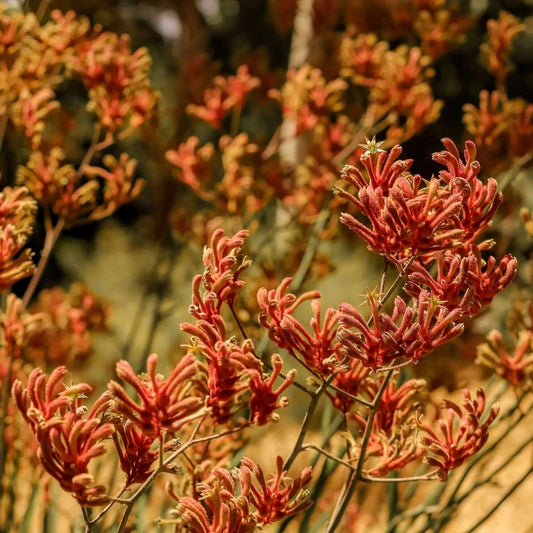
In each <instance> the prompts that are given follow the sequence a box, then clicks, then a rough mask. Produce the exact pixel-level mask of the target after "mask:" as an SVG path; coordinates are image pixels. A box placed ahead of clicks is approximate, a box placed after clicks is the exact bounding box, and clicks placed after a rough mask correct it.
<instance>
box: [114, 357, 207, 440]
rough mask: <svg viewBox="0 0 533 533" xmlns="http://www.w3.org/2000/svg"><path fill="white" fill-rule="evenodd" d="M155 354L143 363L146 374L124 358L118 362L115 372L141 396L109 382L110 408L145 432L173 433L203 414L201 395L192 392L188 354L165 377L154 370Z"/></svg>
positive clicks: (192, 370)
mask: <svg viewBox="0 0 533 533" xmlns="http://www.w3.org/2000/svg"><path fill="white" fill-rule="evenodd" d="M156 366H157V355H156V354H152V355H150V357H148V361H147V363H146V375H145V376H138V375H137V374H135V372H134V371H133V369H132V368H131V365H130V364H129V363H128V362H127V361H124V360H122V361H119V362H118V363H117V375H118V377H119V378H121V379H122V380H123V381H125V382H126V383H128V384H129V385H131V386H132V387H133V389H134V390H135V392H136V393H137V395H138V396H139V398H140V404H138V403H136V402H134V401H133V400H132V399H131V398H130V396H129V395H128V394H127V392H126V391H125V390H124V388H123V387H122V386H121V385H119V384H118V383H117V382H116V381H111V382H110V383H109V391H110V393H111V397H112V405H113V410H114V411H115V412H116V413H117V414H119V415H121V416H123V417H124V418H125V419H126V420H129V421H130V422H131V423H132V424H134V425H135V426H137V427H138V428H139V429H140V430H141V431H142V432H143V433H144V434H145V435H148V436H154V437H157V438H159V439H160V438H162V435H163V434H164V433H169V434H174V433H175V432H176V431H178V430H179V429H180V428H181V427H183V426H184V425H185V424H187V423H188V422H190V421H191V420H194V419H195V418H198V416H201V415H202V410H201V409H202V405H203V400H202V398H200V397H198V396H197V395H195V394H194V382H193V381H192V379H191V378H193V377H194V376H195V375H196V373H197V366H196V361H195V359H194V357H193V356H192V355H191V354H187V355H185V356H184V357H183V358H182V359H181V360H180V361H179V362H178V363H177V364H176V366H175V367H174V369H173V370H172V372H171V373H170V375H169V377H168V378H167V379H164V378H163V376H161V375H159V374H157V373H156Z"/></svg>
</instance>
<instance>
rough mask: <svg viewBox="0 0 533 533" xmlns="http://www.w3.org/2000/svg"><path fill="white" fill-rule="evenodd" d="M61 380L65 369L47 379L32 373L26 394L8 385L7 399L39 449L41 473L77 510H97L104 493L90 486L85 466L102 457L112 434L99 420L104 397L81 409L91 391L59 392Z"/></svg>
mask: <svg viewBox="0 0 533 533" xmlns="http://www.w3.org/2000/svg"><path fill="white" fill-rule="evenodd" d="M66 374H67V369H66V368H65V367H63V366H59V367H57V368H56V369H55V370H54V371H53V372H52V373H51V374H50V377H49V378H48V379H47V378H46V376H45V375H44V374H43V372H42V370H41V369H40V368H36V369H35V370H33V371H32V372H31V374H30V377H29V380H28V384H27V386H26V388H24V387H23V385H22V383H21V382H20V381H19V380H16V381H15V382H14V384H13V396H14V397H15V401H16V403H17V406H18V408H19V410H20V412H21V413H22V416H23V417H24V419H25V420H26V422H27V423H28V424H29V426H30V428H31V430H32V432H33V435H34V437H35V439H36V441H37V442H38V444H39V448H38V450H37V456H38V458H39V460H40V461H41V464H42V465H43V467H44V469H45V470H46V471H47V472H48V473H49V474H50V475H51V476H52V477H53V478H55V479H56V480H57V481H58V482H59V483H60V485H61V487H62V488H63V490H65V491H66V492H69V493H71V494H72V496H74V498H76V500H77V501H78V502H79V503H80V504H81V505H101V504H102V503H105V502H106V501H107V496H106V488H105V486H103V485H97V484H95V480H94V477H93V475H92V474H91V473H90V472H89V463H90V461H91V460H92V459H94V458H95V457H98V456H100V455H103V454H104V453H105V451H106V445H105V443H104V441H105V440H106V439H107V438H108V437H110V436H111V435H112V434H113V432H114V427H113V425H112V424H110V423H108V422H104V420H103V413H104V412H105V410H106V409H107V408H108V404H109V396H108V395H107V394H104V395H102V396H100V398H98V399H97V400H96V401H95V402H94V404H93V405H92V407H91V408H90V409H87V407H85V406H84V405H83V399H84V398H86V397H87V396H86V394H87V393H88V392H90V391H91V387H90V386H89V385H87V384H86V383H80V384H78V385H71V386H68V387H65V386H64V385H63V386H62V385H61V380H62V379H63V378H64V377H65V375H66Z"/></svg>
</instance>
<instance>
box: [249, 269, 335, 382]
mask: <svg viewBox="0 0 533 533" xmlns="http://www.w3.org/2000/svg"><path fill="white" fill-rule="evenodd" d="M291 281H292V278H285V279H284V280H283V281H282V282H281V284H280V285H279V286H278V287H277V288H276V289H272V290H270V291H267V290H266V289H265V288H261V289H259V291H258V292H257V302H258V304H259V307H260V309H261V310H262V312H261V313H260V314H259V318H258V320H259V323H260V324H261V325H262V326H263V327H264V328H266V329H268V334H269V337H270V338H271V339H272V340H273V341H274V342H275V343H276V344H277V345H278V346H279V347H280V348H285V349H286V350H287V351H288V352H289V353H290V354H291V355H293V356H294V357H297V358H300V359H301V360H303V361H304V363H305V364H306V365H307V366H308V367H309V368H311V369H312V370H314V371H315V372H317V373H318V374H320V375H321V376H323V375H326V374H328V373H331V371H332V370H333V369H334V366H335V363H336V362H337V361H338V360H339V349H340V345H339V343H338V341H337V340H336V338H335V336H336V334H337V319H338V313H337V311H336V310H335V309H327V310H326V312H325V314H324V320H323V323H322V324H321V316H320V315H321V312H320V302H319V301H318V299H317V298H319V297H320V293H319V292H317V291H311V292H306V293H304V294H302V295H300V296H298V297H297V296H296V295H294V294H292V293H290V292H289V285H290V283H291ZM306 300H312V302H311V307H312V310H313V318H312V319H311V329H312V334H310V333H309V332H308V331H307V329H306V328H305V327H304V326H303V325H302V324H301V323H300V322H299V321H298V320H297V319H296V318H295V317H294V316H293V313H294V311H295V310H296V309H297V308H298V307H299V306H300V305H301V304H302V303H303V302H305V301H306Z"/></svg>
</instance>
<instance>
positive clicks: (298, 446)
mask: <svg viewBox="0 0 533 533" xmlns="http://www.w3.org/2000/svg"><path fill="white" fill-rule="evenodd" d="M334 378H335V374H332V375H331V376H329V377H328V378H327V379H325V380H323V381H322V383H321V384H320V386H319V387H318V389H317V390H316V391H315V393H314V395H313V396H312V398H311V401H310V402H309V406H308V407H307V411H306V412H305V415H304V419H303V420H302V424H301V426H300V431H299V432H298V437H297V438H296V443H295V444H294V447H293V449H292V451H291V453H290V455H289V457H288V458H287V460H286V461H285V464H284V465H283V469H284V470H289V468H290V467H291V465H292V463H294V460H295V459H296V456H297V455H298V454H299V453H300V451H301V450H302V444H303V441H304V439H305V435H306V433H307V430H308V429H309V425H310V424H311V420H312V419H313V415H314V414H315V410H316V408H317V405H318V401H319V400H320V397H321V396H322V393H323V392H324V391H325V390H326V389H327V388H328V386H329V384H330V383H331V382H332V381H333V379H334Z"/></svg>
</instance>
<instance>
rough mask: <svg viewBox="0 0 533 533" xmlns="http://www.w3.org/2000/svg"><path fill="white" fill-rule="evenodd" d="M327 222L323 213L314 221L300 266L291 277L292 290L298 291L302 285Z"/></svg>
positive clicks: (327, 216) (327, 218)
mask: <svg viewBox="0 0 533 533" xmlns="http://www.w3.org/2000/svg"><path fill="white" fill-rule="evenodd" d="M329 220H330V215H329V214H326V213H323V214H322V216H321V217H320V218H319V219H318V220H317V221H316V223H315V226H314V228H313V232H312V234H311V237H310V238H309V241H308V243H307V247H306V249H305V252H304V255H303V257H302V260H301V261H300V265H299V266H298V270H297V271H296V273H295V274H294V276H293V279H292V283H291V289H292V290H295V291H298V290H299V289H300V287H301V286H302V285H303V283H304V281H305V278H306V276H307V273H308V272H309V269H310V268H311V263H312V262H313V259H314V257H315V254H316V251H317V249H318V245H319V244H320V234H321V233H322V231H323V229H324V228H325V227H326V225H327V223H328V221H329Z"/></svg>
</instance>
